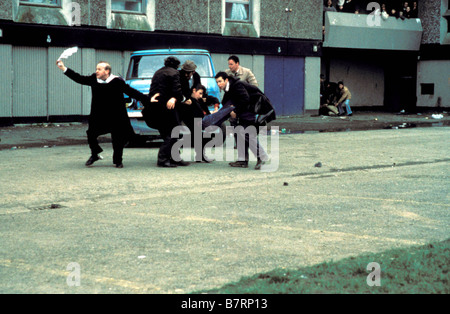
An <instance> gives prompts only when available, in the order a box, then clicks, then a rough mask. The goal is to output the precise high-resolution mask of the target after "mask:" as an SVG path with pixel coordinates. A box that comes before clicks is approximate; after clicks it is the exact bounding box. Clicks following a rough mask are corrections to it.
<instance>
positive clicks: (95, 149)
mask: <svg viewBox="0 0 450 314" xmlns="http://www.w3.org/2000/svg"><path fill="white" fill-rule="evenodd" d="M86 134H87V139H88V144H89V148H90V149H91V155H92V156H96V155H98V154H100V153H101V152H102V151H103V149H102V148H101V147H100V145H99V144H98V139H97V138H98V136H99V134H98V133H96V132H92V131H91V130H87V131H86Z"/></svg>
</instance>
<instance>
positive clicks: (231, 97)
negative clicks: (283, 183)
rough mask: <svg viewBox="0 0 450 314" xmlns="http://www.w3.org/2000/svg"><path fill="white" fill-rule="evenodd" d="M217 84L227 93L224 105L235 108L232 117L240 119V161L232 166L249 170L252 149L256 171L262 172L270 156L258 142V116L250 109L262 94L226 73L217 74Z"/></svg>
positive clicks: (238, 130)
mask: <svg viewBox="0 0 450 314" xmlns="http://www.w3.org/2000/svg"><path fill="white" fill-rule="evenodd" d="M216 82H217V85H218V86H219V88H220V89H221V90H223V91H224V92H225V94H224V96H223V99H222V104H223V105H224V107H225V108H227V107H230V106H234V111H233V112H232V113H231V117H232V118H237V119H238V127H237V128H236V133H237V137H238V138H237V139H238V141H237V144H238V145H237V146H238V160H237V161H236V162H231V163H230V166H231V167H239V168H248V161H249V152H248V150H249V149H250V150H251V151H252V153H253V154H254V155H255V156H256V157H257V163H256V166H255V170H260V169H261V166H262V165H264V164H265V163H266V162H267V161H268V160H269V156H268V155H267V153H266V151H265V150H264V148H263V147H262V146H261V145H260V143H259V141H258V127H259V126H258V125H257V124H256V114H255V113H253V112H251V111H250V108H252V107H253V106H252V105H254V104H255V103H256V102H257V101H258V99H259V98H260V97H261V94H262V93H261V91H260V90H259V88H257V87H256V86H253V85H250V84H248V83H246V82H243V81H241V80H239V79H235V78H233V77H230V76H228V75H227V74H226V73H225V72H219V73H217V75H216ZM242 143H244V145H242Z"/></svg>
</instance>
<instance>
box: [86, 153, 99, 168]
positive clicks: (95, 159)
mask: <svg viewBox="0 0 450 314" xmlns="http://www.w3.org/2000/svg"><path fill="white" fill-rule="evenodd" d="M101 159H103V157H102V156H100V155H92V156H91V157H89V159H88V161H86V166H87V167H89V166H92V165H93V164H94V162H96V161H97V160H101Z"/></svg>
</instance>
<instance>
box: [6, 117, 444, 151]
mask: <svg viewBox="0 0 450 314" xmlns="http://www.w3.org/2000/svg"><path fill="white" fill-rule="evenodd" d="M433 114H434V113H433V112H428V113H420V114H406V115H399V114H393V113H386V112H365V111H361V112H355V113H354V115H353V116H351V117H330V116H317V115H316V114H304V115H301V116H290V117H279V118H278V119H277V120H275V121H274V122H272V123H271V125H273V126H278V127H279V129H280V131H282V130H283V129H284V130H285V132H286V133H298V132H336V131H359V130H379V129H390V128H393V129H395V128H397V129H398V128H400V129H402V128H410V127H432V126H450V116H449V115H448V113H446V112H444V113H440V114H441V115H442V118H440V116H439V115H438V116H434V117H433ZM86 130H87V125H86V124H83V123H44V124H25V125H16V126H14V127H3V128H0V149H11V148H12V149H20V148H27V147H44V146H47V147H52V146H55V145H56V146H61V145H75V144H86V143H87V140H86ZM100 141H102V142H109V141H110V137H109V136H108V135H107V136H103V137H101V138H100Z"/></svg>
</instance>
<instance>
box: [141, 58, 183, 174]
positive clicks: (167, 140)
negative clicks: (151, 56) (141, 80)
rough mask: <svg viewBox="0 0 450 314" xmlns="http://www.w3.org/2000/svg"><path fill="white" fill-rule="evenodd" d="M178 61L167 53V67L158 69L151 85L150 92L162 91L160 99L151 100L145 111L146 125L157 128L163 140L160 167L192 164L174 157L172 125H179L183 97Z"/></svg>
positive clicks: (159, 154) (175, 139) (151, 93)
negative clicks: (179, 109) (152, 101)
mask: <svg viewBox="0 0 450 314" xmlns="http://www.w3.org/2000/svg"><path fill="white" fill-rule="evenodd" d="M179 65H180V61H179V60H178V59H177V58H175V57H167V58H166V59H165V60H164V67H162V68H161V69H159V70H158V71H156V72H155V74H154V75H153V78H152V83H151V85H150V94H149V96H150V97H153V96H155V95H157V94H159V96H158V103H156V104H153V103H152V104H151V105H149V106H146V107H145V108H144V110H143V111H142V114H143V116H144V119H145V122H146V123H147V125H148V126H149V127H151V128H154V129H158V130H159V133H160V134H161V137H162V139H163V141H164V142H163V144H162V145H161V147H160V149H159V152H158V162H157V165H158V166H159V167H166V168H174V167H177V166H188V165H189V163H187V162H184V161H183V160H180V161H178V162H176V161H175V160H174V158H172V147H173V145H174V144H175V143H176V142H177V141H178V139H177V138H172V136H171V134H172V130H173V128H175V127H177V126H179V125H180V118H179V112H178V107H179V106H180V103H181V102H183V101H184V97H183V93H182V91H181V83H180V73H179V72H178V70H177V69H178V66H179ZM178 157H179V156H177V158H176V159H178Z"/></svg>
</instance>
